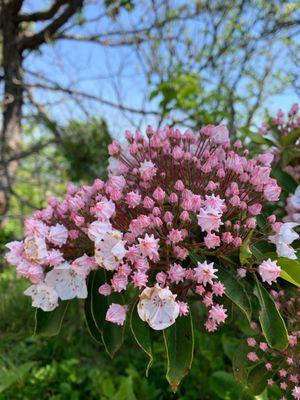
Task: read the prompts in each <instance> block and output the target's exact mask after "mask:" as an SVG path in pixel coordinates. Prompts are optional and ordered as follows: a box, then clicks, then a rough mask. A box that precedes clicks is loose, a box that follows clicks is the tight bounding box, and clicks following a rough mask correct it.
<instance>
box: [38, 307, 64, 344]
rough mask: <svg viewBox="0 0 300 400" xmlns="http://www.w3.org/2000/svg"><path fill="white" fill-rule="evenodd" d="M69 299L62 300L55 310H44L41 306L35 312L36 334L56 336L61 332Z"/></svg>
mask: <svg viewBox="0 0 300 400" xmlns="http://www.w3.org/2000/svg"><path fill="white" fill-rule="evenodd" d="M68 305H69V301H62V302H60V304H59V306H58V307H57V308H55V310H53V311H50V312H49V311H48V312H46V311H43V310H41V309H40V308H37V309H36V312H35V328H34V334H35V335H39V336H55V335H58V334H59V331H60V329H61V325H62V322H63V319H64V316H65V313H66V311H67V308H68Z"/></svg>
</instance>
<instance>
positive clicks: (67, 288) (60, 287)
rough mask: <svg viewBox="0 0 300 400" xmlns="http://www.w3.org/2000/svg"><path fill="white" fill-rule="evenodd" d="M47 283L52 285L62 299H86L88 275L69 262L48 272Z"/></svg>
mask: <svg viewBox="0 0 300 400" xmlns="http://www.w3.org/2000/svg"><path fill="white" fill-rule="evenodd" d="M45 283H46V285H48V286H52V287H53V288H54V289H55V291H56V293H57V295H58V297H59V298H60V299H61V300H71V299H74V298H76V297H77V298H78V299H86V298H87V286H86V276H84V275H82V274H81V273H78V272H76V270H75V268H73V267H72V266H71V265H69V264H63V265H60V266H58V267H55V268H53V269H52V270H51V271H49V272H48V273H47V274H46V277H45Z"/></svg>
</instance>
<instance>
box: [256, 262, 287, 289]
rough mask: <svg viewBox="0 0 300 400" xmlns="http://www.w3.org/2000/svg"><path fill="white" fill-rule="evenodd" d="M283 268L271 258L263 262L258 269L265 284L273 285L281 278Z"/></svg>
mask: <svg viewBox="0 0 300 400" xmlns="http://www.w3.org/2000/svg"><path fill="white" fill-rule="evenodd" d="M280 271H281V268H280V267H279V266H278V265H277V261H272V260H271V259H270V258H269V259H268V260H265V261H263V262H262V263H261V264H260V266H259V267H258V272H259V275H260V276H261V278H262V280H263V282H268V284H269V285H271V284H272V283H273V282H275V281H276V279H277V278H278V277H279V276H280Z"/></svg>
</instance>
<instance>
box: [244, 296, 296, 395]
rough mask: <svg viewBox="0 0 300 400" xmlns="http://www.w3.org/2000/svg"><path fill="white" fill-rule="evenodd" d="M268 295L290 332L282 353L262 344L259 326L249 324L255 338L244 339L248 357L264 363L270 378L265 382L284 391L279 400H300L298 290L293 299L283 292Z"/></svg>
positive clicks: (253, 360) (252, 360)
mask: <svg viewBox="0 0 300 400" xmlns="http://www.w3.org/2000/svg"><path fill="white" fill-rule="evenodd" d="M271 293H272V295H273V297H274V299H275V301H276V303H277V306H278V308H279V309H280V310H281V311H282V314H283V315H285V316H286V317H287V322H288V326H289V330H290V332H291V334H290V336H289V344H288V347H287V348H286V350H284V351H278V350H274V349H271V348H270V347H269V346H268V344H267V343H265V342H264V341H263V339H262V338H263V336H262V333H261V332H260V330H259V328H258V325H256V324H255V323H252V328H254V329H255V330H256V331H257V336H255V337H249V338H248V339H247V344H248V346H249V352H248V354H247V357H248V359H249V360H250V361H251V362H254V363H256V362H264V364H265V367H266V369H267V370H268V371H270V375H272V377H271V378H269V379H268V385H270V386H273V385H274V384H277V385H278V386H279V387H280V389H282V391H283V392H284V395H283V397H282V398H281V400H287V399H288V398H290V396H292V397H293V398H294V399H296V400H300V330H299V326H300V325H299V322H300V290H299V289H298V290H297V292H296V295H295V296H294V297H291V296H290V295H289V294H288V293H286V292H285V291H283V290H282V291H280V292H276V291H274V290H272V292H271ZM261 339H262V340H261Z"/></svg>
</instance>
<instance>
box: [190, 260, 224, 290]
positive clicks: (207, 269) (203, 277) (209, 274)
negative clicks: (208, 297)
mask: <svg viewBox="0 0 300 400" xmlns="http://www.w3.org/2000/svg"><path fill="white" fill-rule="evenodd" d="M197 264H198V267H197V268H194V272H195V279H196V280H197V283H201V284H202V285H203V286H206V284H207V283H209V284H211V285H212V283H213V279H216V278H217V275H215V272H217V271H218V270H217V269H216V268H214V263H210V264H208V263H207V261H204V263H200V262H199V261H198V263H197Z"/></svg>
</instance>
